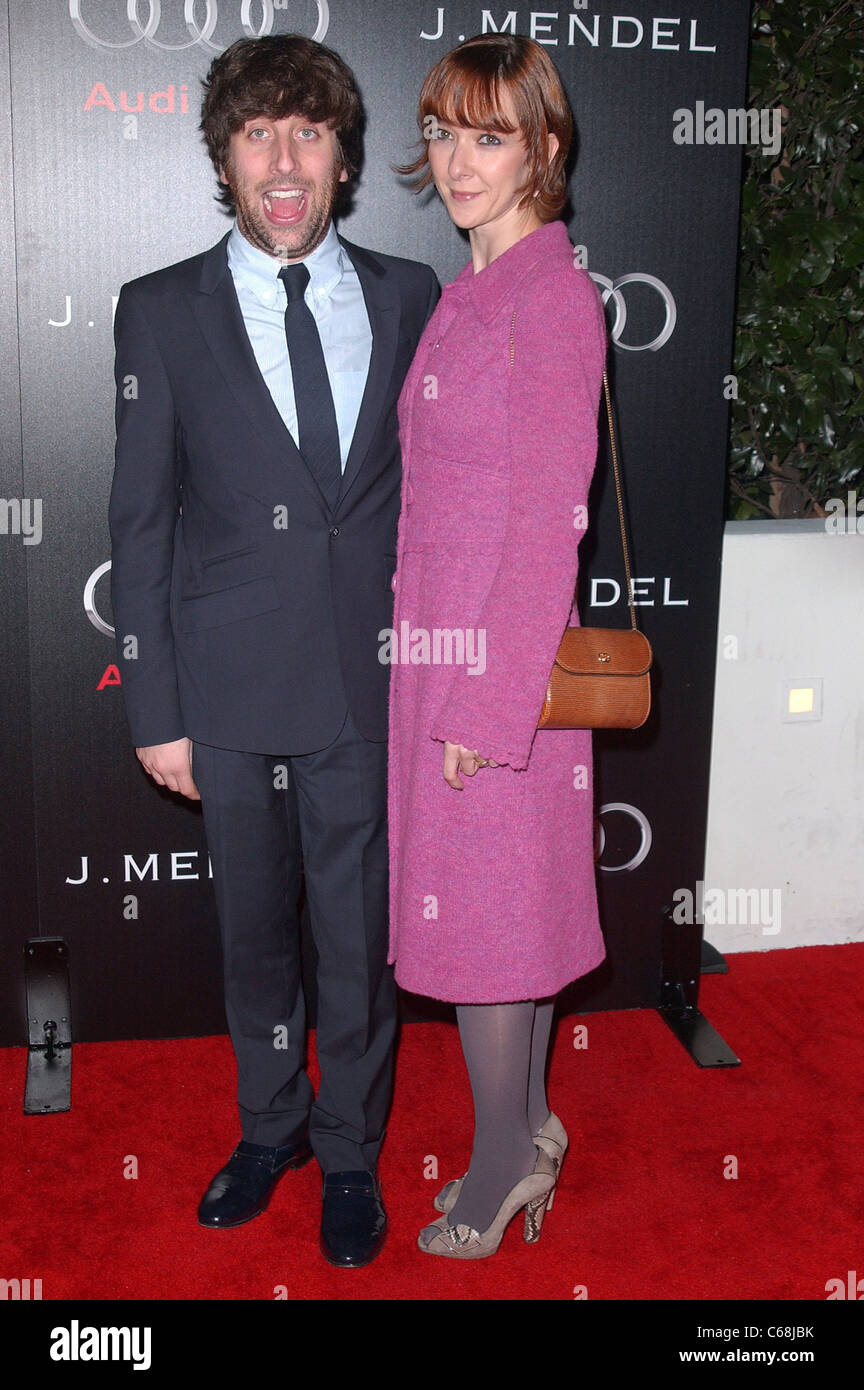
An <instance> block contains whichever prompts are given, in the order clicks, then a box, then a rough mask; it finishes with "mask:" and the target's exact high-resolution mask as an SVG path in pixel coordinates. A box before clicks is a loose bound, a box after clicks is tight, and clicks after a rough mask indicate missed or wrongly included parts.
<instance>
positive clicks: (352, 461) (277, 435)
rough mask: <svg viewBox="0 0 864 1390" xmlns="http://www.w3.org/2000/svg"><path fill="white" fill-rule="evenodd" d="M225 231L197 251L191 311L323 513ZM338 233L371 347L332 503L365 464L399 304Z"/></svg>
mask: <svg viewBox="0 0 864 1390" xmlns="http://www.w3.org/2000/svg"><path fill="white" fill-rule="evenodd" d="M229 235H230V233H226V235H225V236H224V237H223V238H222V240H221V241H220V242H218V243H217V245H216V246H213V247H211V248H210V250H209V251H205V253H204V255H203V257H202V266H201V275H200V280H199V285H198V290H197V291H195V292H193V293H192V294H191V295H190V299H191V302H192V310H193V313H194V314H195V317H196V319H197V321H198V324H199V326H200V328H201V331H202V333H203V335H204V338H205V340H206V342H207V345H208V347H209V349H210V351H211V352H212V354H213V356H214V358H215V359H216V362H217V365H218V366H219V369H220V371H221V373H222V375H223V377H224V378H225V381H226V383H227V385H228V387H229V389H230V391H231V392H232V394H233V395H234V397H235V399H236V400H237V403H238V404H239V405H240V407H241V408H242V409H243V410H244V411H245V413H246V415H247V416H248V418H249V421H250V423H251V424H252V426H253V428H254V429H255V430H256V431H257V432H258V434H259V435H261V437H262V439H264V441H265V442H266V443H267V444H268V445H269V446H270V448H271V449H273V450H275V451H276V455H277V457H279V456H282V457H285V455H286V453H287V455H288V458H289V460H290V462H291V463H292V464H296V465H297V467H296V468H295V473H296V476H297V477H298V478H299V480H300V482H301V483H302V485H303V486H304V487H305V488H306V489H307V491H309V492H310V493H311V494H312V495H313V496H314V497H316V498H317V499H318V501H319V502H320V503H321V505H322V506H323V507H324V508H325V510H327V511H328V512H329V511H330V508H329V505H328V503H327V500H326V498H325V497H324V494H323V493H322V492H321V489H320V488H319V486H318V484H317V482H316V481H315V479H314V477H313V476H312V474H311V473H310V471H309V468H308V467H307V465H306V462H305V460H304V459H303V455H302V454H301V453H300V451H299V449H298V448H297V445H296V444H295V443H294V440H293V438H292V436H291V432H290V430H288V429H287V428H286V426H285V422H284V420H283V419H282V416H281V415H280V414H279V411H278V410H277V408H276V405H275V403H274V401H273V397H272V396H271V395H270V391H269V390H268V387H267V383H266V381H265V380H264V378H263V376H262V375H261V372H260V370H259V368H258V363H257V361H256V359H255V353H254V352H253V350H252V344H251V343H250V342H249V335H248V334H247V332H246V326H245V324H244V322H243V314H242V311H241V309H240V303H239V301H238V299H237V294H236V291H235V289H234V281H233V279H232V277H231V272H230V270H229V267H228V255H227V249H226V248H227V242H228V236H229ZM339 240H340V241H341V242H342V245H343V246H344V247H345V249H346V251H347V252H348V255H349V256H350V258H351V262H352V264H353V266H354V268H355V270H356V271H357V276H358V279H359V280H360V285H361V288H362V290H363V298H364V300H365V302H366V311H367V313H368V315H369V325H370V328H371V330H372V354H371V357H370V361H369V372H368V375H367V378H366V387H365V389H364V392H363V399H362V401H361V403H360V411H359V414H358V416H357V424H356V426H355V428H354V435H353V438H352V441H351V448H350V449H349V451H348V458H347V460H346V463H345V469H344V472H343V475H342V486H341V489H340V492H339V501H338V502H337V509H338V506H339V503H341V501H342V499H343V497H344V496H345V494H346V492H347V491H348V489H349V488H350V486H351V484H352V483H353V482H354V479H355V478H356V477H357V474H358V473H359V471H360V468H361V467H362V465H363V461H364V459H365V458H366V455H367V453H368V451H369V446H370V444H371V443H372V437H373V435H374V433H375V428H376V426H377V424H378V421H379V419H380V416H381V411H382V407H383V403H384V398H385V391H386V388H387V383H388V382H389V380H390V375H391V373H392V371H393V363H394V361H395V357H396V343H397V340H398V335H399V309H400V305H399V297H398V294H397V292H396V290H395V289H394V287H393V284H392V282H391V280H390V279H389V277H388V276H387V275H386V273H385V271H384V269H383V267H382V266H381V265H380V263H379V262H378V261H377V260H376V259H375V257H374V256H372V255H370V254H369V253H368V252H367V251H365V250H364V249H363V248H362V247H360V246H355V245H354V244H353V243H352V242H350V241H346V240H344V238H342V237H340V238H339Z"/></svg>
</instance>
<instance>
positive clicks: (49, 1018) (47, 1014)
mask: <svg viewBox="0 0 864 1390" xmlns="http://www.w3.org/2000/svg"><path fill="white" fill-rule="evenodd" d="M24 961H25V978H26V983H27V1031H28V1035H29V1048H28V1052H27V1082H26V1086H25V1088H24V1114H25V1115H55V1114H59V1113H61V1112H62V1111H64V1110H69V1109H70V1108H71V1104H72V1099H71V1095H72V1024H71V1010H70V1007H69V948H68V946H67V945H66V942H65V941H64V940H63V938H62V937H61V936H37V937H34V938H32V940H30V941H28V942H27V943H26V944H25V946H24Z"/></svg>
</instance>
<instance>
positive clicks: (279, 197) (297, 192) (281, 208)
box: [262, 188, 308, 227]
mask: <svg viewBox="0 0 864 1390" xmlns="http://www.w3.org/2000/svg"><path fill="white" fill-rule="evenodd" d="M307 201H308V195H307V192H306V189H305V188H271V189H270V190H269V192H267V193H265V194H264V196H263V198H262V202H263V204H264V213H265V216H266V218H267V220H268V222H272V224H273V226H274V227H293V226H294V225H295V224H296V223H297V222H301V221H302V220H303V214H304V213H305V211H306V204H307Z"/></svg>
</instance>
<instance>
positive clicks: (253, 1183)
mask: <svg viewBox="0 0 864 1390" xmlns="http://www.w3.org/2000/svg"><path fill="white" fill-rule="evenodd" d="M311 1157H312V1150H311V1148H310V1147H309V1139H308V1136H307V1135H305V1134H304V1135H302V1136H301V1138H300V1139H298V1140H297V1142H296V1143H294V1144H283V1145H282V1147H281V1148H278V1149H271V1148H267V1147H266V1146H265V1145H264V1144H248V1143H247V1142H246V1140H245V1139H241V1141H240V1143H239V1144H238V1145H237V1147H236V1149H235V1150H234V1152H233V1154H232V1155H231V1157H230V1158H229V1160H228V1162H227V1163H226V1164H225V1167H224V1168H220V1170H219V1172H218V1173H217V1174H216V1176H215V1178H214V1179H213V1181H212V1182H211V1184H210V1186H209V1187H208V1188H207V1191H206V1192H205V1193H204V1196H203V1197H202V1198H201V1205H200V1206H199V1208H198V1221H199V1222H200V1224H201V1225H202V1226H215V1227H216V1228H217V1229H222V1228H223V1227H228V1226H242V1225H243V1223H244V1222H246V1221H251V1220H252V1218H253V1216H258V1215H259V1214H260V1213H261V1212H262V1211H263V1210H264V1208H265V1207H266V1206H267V1203H268V1202H269V1201H270V1198H271V1197H272V1195H273V1189H274V1188H275V1186H276V1184H277V1182H278V1181H279V1179H280V1178H281V1177H282V1174H283V1173H287V1172H288V1169H289V1168H302V1167H303V1164H304V1163H308V1162H309V1160H310V1158H311Z"/></svg>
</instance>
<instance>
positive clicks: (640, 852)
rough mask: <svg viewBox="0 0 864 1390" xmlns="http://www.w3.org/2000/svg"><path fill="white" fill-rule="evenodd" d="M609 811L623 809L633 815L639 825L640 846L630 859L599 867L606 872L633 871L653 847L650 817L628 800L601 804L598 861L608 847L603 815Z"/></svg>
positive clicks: (622, 810) (627, 814)
mask: <svg viewBox="0 0 864 1390" xmlns="http://www.w3.org/2000/svg"><path fill="white" fill-rule="evenodd" d="M607 811H621V812H623V813H624V815H625V816H632V817H633V819H634V820H635V822H636V824H637V826H638V827H639V846H638V848H637V850H636V853H635V854H633V855H631V857H630V858H629V859H626V860H625V861H624V863H623V864H600V865H599V867H600V868H601V869H602V870H603V872H604V874H622V873H624V872H625V870H627V869H630V870H631V871H632V870H633V869H638V867H639V865H640V864H641V863H642V861H643V859H647V857H648V852H649V850H650V849H651V826H650V823H649V821H648V817H647V816H646V815H645V814H644V812H643V811H640V810H639V809H638V808H637V807H636V806H631V805H630V803H629V802H627V801H607V802H606V805H605V806H601V807H600V818H599V822H598V836H597V841H598V843H597V860H598V863H599V860H600V859H602V857H603V851H604V849H605V848H606V831H605V830H604V829H603V817H604V816H605V815H606V813H607Z"/></svg>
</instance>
